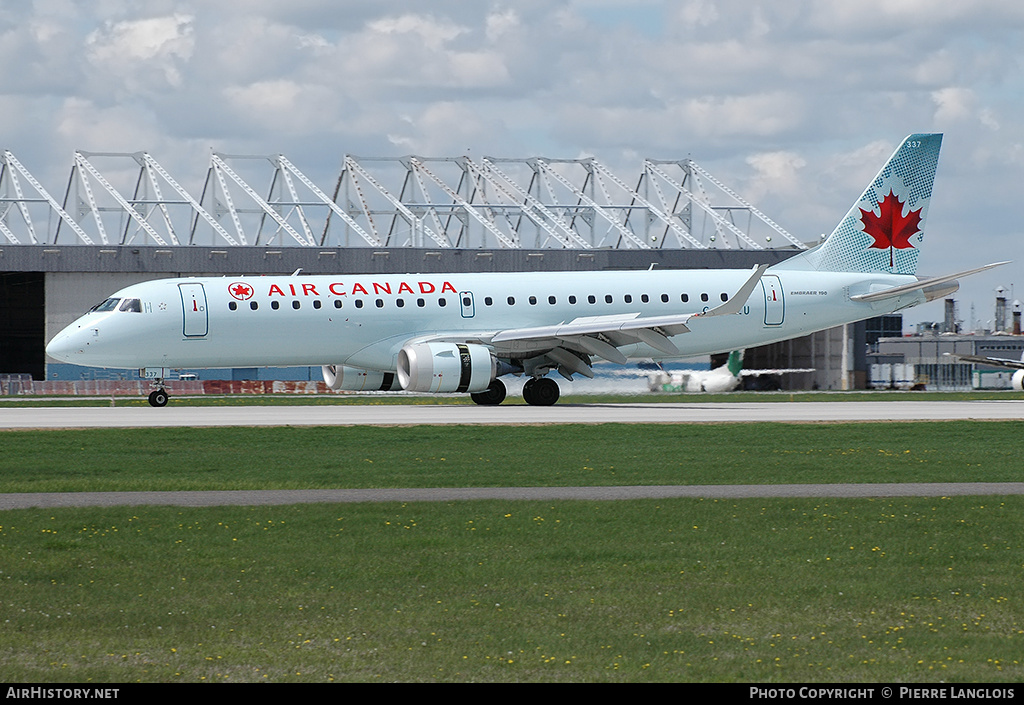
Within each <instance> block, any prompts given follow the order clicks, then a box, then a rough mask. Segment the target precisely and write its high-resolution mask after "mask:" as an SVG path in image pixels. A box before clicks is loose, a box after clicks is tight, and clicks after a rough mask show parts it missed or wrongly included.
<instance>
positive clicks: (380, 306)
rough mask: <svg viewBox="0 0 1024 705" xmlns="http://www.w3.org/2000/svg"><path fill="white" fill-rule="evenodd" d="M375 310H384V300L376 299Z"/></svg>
mask: <svg viewBox="0 0 1024 705" xmlns="http://www.w3.org/2000/svg"><path fill="white" fill-rule="evenodd" d="M377 308H384V299H377Z"/></svg>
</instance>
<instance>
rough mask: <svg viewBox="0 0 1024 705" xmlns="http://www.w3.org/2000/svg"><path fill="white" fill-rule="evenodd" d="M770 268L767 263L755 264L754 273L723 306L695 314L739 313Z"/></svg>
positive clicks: (723, 314) (721, 314)
mask: <svg viewBox="0 0 1024 705" xmlns="http://www.w3.org/2000/svg"><path fill="white" fill-rule="evenodd" d="M766 269H768V265H767V264H755V265H754V273H753V274H751V275H750V278H749V279H747V281H746V282H744V283H743V286H741V287H740V288H739V291H737V292H736V293H735V294H733V295H732V296H731V297H729V300H728V301H726V302H725V303H724V304H722V305H721V306H716V307H715V308H713V309H711V310H710V311H705V312H704V313H698V314H695V316H725V315H727V314H730V313H739V312H740V311H742V310H743V307H744V306H746V305H747V299H749V298H750V294H751V293H752V292H753V291H754V287H755V286H757V283H758V282H759V281H761V275H762V274H764V271H765V270H766Z"/></svg>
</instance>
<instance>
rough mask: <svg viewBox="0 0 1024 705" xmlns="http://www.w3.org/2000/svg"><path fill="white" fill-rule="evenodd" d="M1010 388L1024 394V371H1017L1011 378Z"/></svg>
mask: <svg viewBox="0 0 1024 705" xmlns="http://www.w3.org/2000/svg"><path fill="white" fill-rule="evenodd" d="M1010 386H1011V387H1013V389H1015V390H1016V391H1018V392H1024V370H1017V371H1016V372H1014V373H1013V377H1011V378H1010Z"/></svg>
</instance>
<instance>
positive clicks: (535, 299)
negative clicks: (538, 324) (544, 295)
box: [530, 296, 537, 306]
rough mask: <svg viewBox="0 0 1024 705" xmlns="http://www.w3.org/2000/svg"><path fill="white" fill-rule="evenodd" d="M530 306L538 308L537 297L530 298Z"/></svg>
mask: <svg viewBox="0 0 1024 705" xmlns="http://www.w3.org/2000/svg"><path fill="white" fill-rule="evenodd" d="M530 305H531V306H536V305H537V297H536V296H531V297H530Z"/></svg>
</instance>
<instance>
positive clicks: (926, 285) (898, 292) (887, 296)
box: [850, 261, 1009, 302]
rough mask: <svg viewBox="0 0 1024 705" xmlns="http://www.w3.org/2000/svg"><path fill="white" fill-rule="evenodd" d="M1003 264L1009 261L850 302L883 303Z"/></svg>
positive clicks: (915, 283)
mask: <svg viewBox="0 0 1024 705" xmlns="http://www.w3.org/2000/svg"><path fill="white" fill-rule="evenodd" d="M1004 264H1009V261H1007V262H994V263H992V264H986V265H985V266H984V267H978V268H977V269H969V270H967V271H966V272H957V273H956V274H947V275H946V276H943V277H934V278H932V279H922V280H920V281H916V282H913V283H912V284H904V285H902V286H894V287H892V288H890V289H884V290H883V291H873V292H871V293H870V294H857V295H856V296H851V297H850V299H851V300H852V301H867V302H871V301H884V300H886V299H891V298H894V297H897V296H902V295H903V294H909V293H912V292H915V291H920V290H922V289H928V288H931V287H935V286H938V285H940V284H945V283H947V282H951V281H953V280H954V279H959V278H961V277H967V276H970V275H972V274H977V273H978V272H984V271H985V270H987V269H992V268H993V267H1001V266H1003V265H1004Z"/></svg>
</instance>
